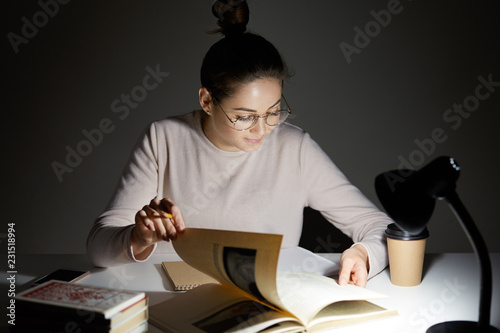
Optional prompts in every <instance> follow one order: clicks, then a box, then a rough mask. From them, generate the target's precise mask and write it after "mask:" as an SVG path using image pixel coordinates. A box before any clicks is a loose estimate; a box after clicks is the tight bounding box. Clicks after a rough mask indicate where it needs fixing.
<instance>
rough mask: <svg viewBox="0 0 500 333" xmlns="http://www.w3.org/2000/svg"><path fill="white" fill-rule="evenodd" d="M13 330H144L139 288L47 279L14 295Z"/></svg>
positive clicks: (144, 312)
mask: <svg viewBox="0 0 500 333" xmlns="http://www.w3.org/2000/svg"><path fill="white" fill-rule="evenodd" d="M15 304H16V325H15V326H14V332H113V333H123V332H126V333H132V332H133V333H135V332H147V329H148V326H147V325H148V299H147V297H146V295H145V294H144V293H143V292H131V291H123V290H115V289H109V288H102V287H95V286H86V285H81V284H74V283H68V282H63V281H57V280H51V281H48V282H46V283H43V284H41V285H39V286H36V287H33V288H31V289H28V290H25V291H23V292H22V293H19V294H18V295H17V296H16V303H15Z"/></svg>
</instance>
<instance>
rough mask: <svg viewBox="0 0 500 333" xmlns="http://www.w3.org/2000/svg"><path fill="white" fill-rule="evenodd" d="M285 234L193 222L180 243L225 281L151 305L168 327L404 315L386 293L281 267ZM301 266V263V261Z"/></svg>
mask: <svg viewBox="0 0 500 333" xmlns="http://www.w3.org/2000/svg"><path fill="white" fill-rule="evenodd" d="M281 240H282V236H281V235H275V234H262V233H249V232H237V231H225V230H213V229H196V228H187V229H186V230H185V231H184V233H182V234H181V235H179V238H178V239H177V240H176V241H174V242H173V245H174V248H175V250H176V251H177V254H178V255H179V256H180V257H181V258H182V259H183V260H184V261H185V262H186V263H188V264H189V265H191V266H192V267H194V268H196V269H198V270H200V271H202V272H203V273H205V274H207V275H209V276H211V277H213V278H214V279H215V280H217V281H219V282H220V283H221V284H204V285H202V286H199V287H197V288H195V289H192V290H189V291H187V292H185V293H182V294H179V295H178V296H176V297H174V298H172V299H169V300H167V301H165V302H162V303H159V304H156V305H153V306H150V309H149V317H150V322H151V323H152V324H154V325H156V326H158V327H159V328H161V329H163V330H165V331H167V332H179V333H191V332H193V333H194V332H197V333H220V332H265V333H268V332H273V333H278V332H287V333H288V332H320V331H324V330H325V329H330V328H333V327H338V326H343V325H349V324H353V323H356V322H361V321H365V320H370V319H376V318H382V317H387V316H391V315H395V314H397V312H396V311H394V310H387V309H384V308H382V307H380V306H378V305H375V304H373V303H371V302H368V301H367V300H369V299H377V298H385V297H386V296H384V295H381V294H379V293H376V292H373V291H370V290H367V289H364V288H360V287H356V286H353V285H346V286H339V285H338V284H337V282H336V281H335V280H334V279H332V278H329V277H326V276H322V275H319V274H316V273H311V272H301V271H281V270H278V269H277V268H278V258H279V254H280V246H281ZM298 264H300V263H298Z"/></svg>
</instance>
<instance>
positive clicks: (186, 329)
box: [149, 284, 304, 333]
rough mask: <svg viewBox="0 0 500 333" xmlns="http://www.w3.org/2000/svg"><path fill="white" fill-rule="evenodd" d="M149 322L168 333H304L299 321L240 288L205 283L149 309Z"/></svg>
mask: <svg viewBox="0 0 500 333" xmlns="http://www.w3.org/2000/svg"><path fill="white" fill-rule="evenodd" d="M149 317H150V319H149V320H150V322H151V323H153V324H154V325H155V326H157V327H159V328H161V329H163V330H166V331H168V332H179V333H220V332H236V331H237V332H238V333H250V332H252V333H253V332H260V331H263V330H265V332H273V333H274V332H292V331H294V332H301V331H303V330H304V328H303V327H302V326H301V324H300V323H299V322H298V321H296V320H295V321H294V319H293V318H289V317H287V316H286V315H285V314H283V313H281V312H278V311H275V310H274V309H273V308H271V307H269V306H267V305H265V304H262V303H261V302H258V301H256V300H252V299H250V298H248V297H247V295H246V294H245V293H243V292H239V291H238V290H237V289H235V288H232V287H227V286H224V285H218V284H205V285H202V286H199V287H197V288H195V289H192V290H190V291H189V292H186V293H183V294H180V295H178V296H176V297H174V298H173V299H170V300H167V301H165V302H162V303H159V304H156V305H153V306H150V309H149Z"/></svg>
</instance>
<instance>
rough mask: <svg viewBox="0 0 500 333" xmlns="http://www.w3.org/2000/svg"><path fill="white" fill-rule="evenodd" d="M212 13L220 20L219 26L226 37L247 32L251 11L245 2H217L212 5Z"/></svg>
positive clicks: (227, 0)
mask: <svg viewBox="0 0 500 333" xmlns="http://www.w3.org/2000/svg"><path fill="white" fill-rule="evenodd" d="M212 13H213V14H214V16H215V17H217V18H218V21H217V25H218V26H219V27H220V29H217V30H215V31H214V32H215V33H217V32H220V33H222V34H223V35H224V36H226V37H228V36H234V35H238V34H242V33H244V32H245V31H246V30H247V24H248V20H249V17H250V9H249V8H248V4H247V2H246V1H245V0H216V1H215V2H214V3H213V5H212Z"/></svg>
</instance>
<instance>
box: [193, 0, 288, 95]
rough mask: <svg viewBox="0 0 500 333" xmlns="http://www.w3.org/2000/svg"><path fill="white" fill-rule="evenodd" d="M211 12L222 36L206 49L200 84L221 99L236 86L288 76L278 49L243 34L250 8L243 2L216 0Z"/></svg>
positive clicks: (254, 37) (229, 93)
mask: <svg viewBox="0 0 500 333" xmlns="http://www.w3.org/2000/svg"><path fill="white" fill-rule="evenodd" d="M212 13H213V14H214V16H215V17H217V18H218V19H219V20H218V22H217V24H218V25H219V27H220V28H219V29H217V30H215V31H212V33H217V32H220V33H222V34H223V35H224V36H225V37H224V38H222V39H221V40H219V41H218V42H216V43H215V44H214V45H212V47H211V48H210V49H209V50H208V52H207V54H206V55H205V58H204V59H203V63H202V66H201V73H200V76H201V85H202V86H203V87H205V88H207V89H208V90H209V91H210V93H211V94H212V95H213V96H214V97H215V98H216V99H217V100H221V99H223V98H224V97H227V96H229V95H231V94H232V93H234V92H235V91H236V90H237V89H238V88H239V86H241V85H242V84H245V83H249V82H252V81H254V80H257V79H263V78H274V79H278V80H279V81H283V80H285V79H287V78H289V77H290V74H289V73H288V69H287V67H286V64H285V62H284V61H283V59H282V58H281V55H280V54H279V52H278V50H277V49H276V48H275V47H274V45H273V44H271V43H270V42H269V41H267V40H266V39H265V38H263V37H262V36H259V35H257V34H254V33H250V32H246V26H247V24H248V18H249V8H248V4H247V3H246V1H245V0H218V1H215V2H214V4H213V5H212Z"/></svg>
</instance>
